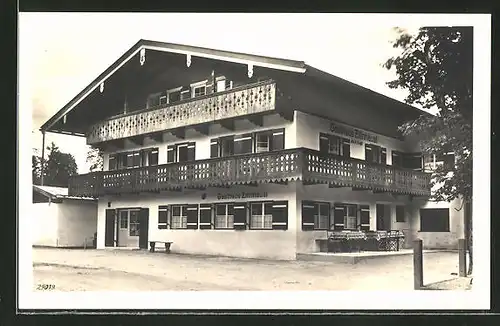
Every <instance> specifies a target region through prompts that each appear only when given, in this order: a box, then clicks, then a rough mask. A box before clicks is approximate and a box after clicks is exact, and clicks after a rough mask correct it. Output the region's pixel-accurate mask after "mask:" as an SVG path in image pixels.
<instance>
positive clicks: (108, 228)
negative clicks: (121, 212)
mask: <svg viewBox="0 0 500 326" xmlns="http://www.w3.org/2000/svg"><path fill="white" fill-rule="evenodd" d="M115 217H116V212H115V210H114V209H107V210H106V225H105V227H104V245H105V246H106V247H114V246H115Z"/></svg>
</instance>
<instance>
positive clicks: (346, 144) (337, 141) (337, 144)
mask: <svg viewBox="0 0 500 326" xmlns="http://www.w3.org/2000/svg"><path fill="white" fill-rule="evenodd" d="M319 151H320V152H321V153H325V154H327V153H328V154H334V155H341V156H345V157H350V156H351V142H350V140H349V139H346V138H342V137H338V136H335V135H329V134H325V133H320V134H319Z"/></svg>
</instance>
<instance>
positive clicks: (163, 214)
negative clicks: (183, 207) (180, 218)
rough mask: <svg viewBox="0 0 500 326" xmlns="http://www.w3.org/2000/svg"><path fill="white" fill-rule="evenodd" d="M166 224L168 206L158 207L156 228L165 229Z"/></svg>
mask: <svg viewBox="0 0 500 326" xmlns="http://www.w3.org/2000/svg"><path fill="white" fill-rule="evenodd" d="M167 226H168V206H159V207H158V229H160V230H162V229H166V228H167Z"/></svg>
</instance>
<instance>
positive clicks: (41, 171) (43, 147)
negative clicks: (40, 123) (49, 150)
mask: <svg viewBox="0 0 500 326" xmlns="http://www.w3.org/2000/svg"><path fill="white" fill-rule="evenodd" d="M44 161H45V131H42V158H41V161H40V185H41V186H43V174H44V170H43V167H44Z"/></svg>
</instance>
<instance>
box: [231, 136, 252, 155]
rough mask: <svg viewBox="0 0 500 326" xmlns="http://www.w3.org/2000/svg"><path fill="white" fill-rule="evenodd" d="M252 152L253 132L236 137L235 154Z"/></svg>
mask: <svg viewBox="0 0 500 326" xmlns="http://www.w3.org/2000/svg"><path fill="white" fill-rule="evenodd" d="M247 153H252V134H244V135H238V136H235V137H234V154H247Z"/></svg>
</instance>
